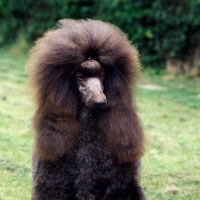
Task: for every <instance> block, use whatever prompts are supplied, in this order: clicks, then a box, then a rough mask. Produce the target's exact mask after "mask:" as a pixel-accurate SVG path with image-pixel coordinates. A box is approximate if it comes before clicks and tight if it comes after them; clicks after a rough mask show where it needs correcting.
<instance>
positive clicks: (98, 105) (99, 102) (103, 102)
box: [94, 99, 106, 108]
mask: <svg viewBox="0 0 200 200" xmlns="http://www.w3.org/2000/svg"><path fill="white" fill-rule="evenodd" d="M105 105H106V100H104V99H96V100H94V107H95V108H102V107H104V106H105Z"/></svg>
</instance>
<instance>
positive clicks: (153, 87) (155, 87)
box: [140, 84, 167, 91]
mask: <svg viewBox="0 0 200 200" xmlns="http://www.w3.org/2000/svg"><path fill="white" fill-rule="evenodd" d="M140 88H142V89H145V90H161V91H166V90H167V88H166V87H162V86H160V85H154V84H145V85H140Z"/></svg>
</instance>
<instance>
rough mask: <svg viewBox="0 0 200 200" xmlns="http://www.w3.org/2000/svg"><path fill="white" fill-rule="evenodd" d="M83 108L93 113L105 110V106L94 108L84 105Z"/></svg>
mask: <svg viewBox="0 0 200 200" xmlns="http://www.w3.org/2000/svg"><path fill="white" fill-rule="evenodd" d="M85 106H86V107H87V108H89V109H91V110H92V111H94V112H101V111H103V110H104V109H105V108H106V105H104V106H95V105H87V104H85Z"/></svg>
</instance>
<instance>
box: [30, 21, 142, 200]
mask: <svg viewBox="0 0 200 200" xmlns="http://www.w3.org/2000/svg"><path fill="white" fill-rule="evenodd" d="M138 66H139V60H138V52H137V50H136V49H135V48H134V47H133V46H132V45H131V44H130V42H129V41H128V40H127V37H126V35H125V34H124V33H123V32H122V31H120V30H119V29H118V28H116V27H115V26H113V25H111V24H109V23H105V22H102V21H96V20H78V21H75V20H67V19H64V20H61V21H59V23H58V25H57V27H56V28H55V29H52V30H50V31H48V32H47V33H45V34H44V36H43V37H42V38H41V39H39V40H38V41H37V42H36V44H35V46H34V47H33V49H32V52H31V58H30V60H29V62H28V64H27V71H28V74H29V77H30V86H31V89H32V93H33V96H34V100H35V102H36V106H37V110H36V112H35V116H34V128H35V131H36V139H35V144H34V151H33V159H32V171H33V192H32V200H134V199H135V200H144V199H145V195H144V194H143V191H142V189H141V186H140V180H139V168H140V159H141V156H142V154H143V152H144V135H143V130H142V128H141V124H140V120H139V118H138V116H137V114H136V108H135V105H134V101H133V100H132V93H131V90H133V89H134V88H133V87H131V86H134V85H135V82H136V80H137V76H138Z"/></svg>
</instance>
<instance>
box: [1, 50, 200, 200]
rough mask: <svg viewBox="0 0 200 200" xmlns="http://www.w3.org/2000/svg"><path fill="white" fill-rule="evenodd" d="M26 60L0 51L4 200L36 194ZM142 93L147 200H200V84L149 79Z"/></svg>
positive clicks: (140, 109)
mask: <svg viewBox="0 0 200 200" xmlns="http://www.w3.org/2000/svg"><path fill="white" fill-rule="evenodd" d="M26 59H27V56H26V55H24V54H20V53H18V54H15V53H12V52H9V51H7V50H0V180H1V181H0V200H27V199H30V193H31V169H30V168H31V149H32V144H33V138H34V137H33V131H32V128H31V118H32V115H33V111H34V108H33V106H32V104H31V99H30V98H29V95H28V92H27V86H26V81H27V77H26V76H25V74H24V64H25V62H26ZM150 74H151V73H150V72H148V73H147V72H145V73H144V80H143V81H141V82H140V84H139V85H138V90H137V102H138V112H139V115H140V117H141V120H142V122H143V125H144V130H145V134H146V136H147V147H146V154H145V156H144V157H143V162H142V163H143V165H142V170H141V172H142V174H141V175H142V185H143V188H144V190H145V193H146V196H147V199H148V200H160V199H164V200H174V199H175V200H186V199H187V200H198V199H200V134H199V131H200V79H192V78H184V77H176V78H173V77H170V76H166V75H160V76H157V75H150Z"/></svg>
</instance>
